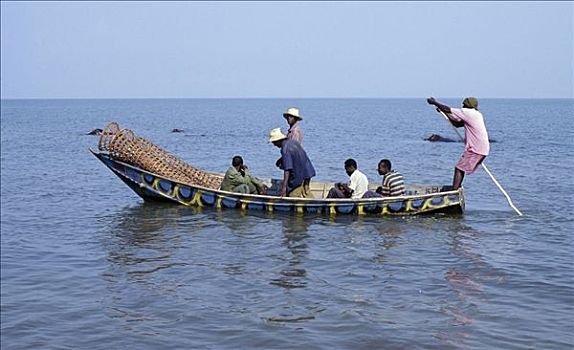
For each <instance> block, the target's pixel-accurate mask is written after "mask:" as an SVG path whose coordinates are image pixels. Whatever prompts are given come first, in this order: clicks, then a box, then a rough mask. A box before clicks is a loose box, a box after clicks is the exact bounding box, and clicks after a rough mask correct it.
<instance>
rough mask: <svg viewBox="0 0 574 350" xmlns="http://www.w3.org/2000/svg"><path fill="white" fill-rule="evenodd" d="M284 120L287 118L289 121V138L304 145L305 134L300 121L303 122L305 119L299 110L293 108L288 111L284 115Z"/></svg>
mask: <svg viewBox="0 0 574 350" xmlns="http://www.w3.org/2000/svg"><path fill="white" fill-rule="evenodd" d="M283 118H285V119H286V120H287V124H289V131H288V132H287V138H288V139H290V140H295V141H297V142H299V143H300V144H303V132H302V131H301V126H300V125H299V121H300V120H303V117H302V116H301V115H300V114H299V108H295V107H291V108H289V109H287V111H286V112H285V113H283Z"/></svg>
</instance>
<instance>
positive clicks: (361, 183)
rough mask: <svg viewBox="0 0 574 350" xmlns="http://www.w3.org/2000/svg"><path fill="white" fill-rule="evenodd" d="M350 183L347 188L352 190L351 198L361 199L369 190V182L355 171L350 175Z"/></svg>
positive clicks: (360, 173)
mask: <svg viewBox="0 0 574 350" xmlns="http://www.w3.org/2000/svg"><path fill="white" fill-rule="evenodd" d="M350 179H351V182H350V183H349V187H350V188H351V189H352V190H353V194H352V195H351V198H362V197H363V195H364V194H365V192H367V190H368V189H369V180H368V179H367V176H365V174H363V173H362V172H360V171H359V169H356V170H355V171H354V172H353V173H352V174H351V177H350Z"/></svg>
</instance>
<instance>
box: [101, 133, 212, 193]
mask: <svg viewBox="0 0 574 350" xmlns="http://www.w3.org/2000/svg"><path fill="white" fill-rule="evenodd" d="M98 148H99V149H100V150H101V151H107V152H108V153H109V155H110V157H112V158H113V159H116V160H119V161H122V162H125V163H128V164H131V165H134V166H136V167H138V168H140V169H143V170H146V171H149V172H151V173H154V174H157V175H160V176H163V177H166V178H169V179H172V180H175V181H177V182H180V183H186V184H190V185H197V186H203V187H207V188H211V189H219V186H220V185H221V181H222V180H223V176H221V175H219V174H213V173H208V172H205V171H203V170H201V169H198V168H196V167H194V166H192V165H190V164H189V163H186V162H185V161H183V160H181V159H179V158H178V157H176V156H174V155H173V154H171V153H169V152H168V151H166V150H164V149H163V148H161V147H159V146H157V145H155V144H154V143H152V142H150V141H148V140H146V139H145V138H143V137H139V136H136V135H135V133H134V132H133V131H132V130H130V129H120V128H119V125H118V124H117V123H115V122H113V123H110V124H109V125H108V126H106V127H105V128H104V130H103V131H102V135H101V136H100V141H99V143H98Z"/></svg>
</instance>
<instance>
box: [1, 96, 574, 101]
mask: <svg viewBox="0 0 574 350" xmlns="http://www.w3.org/2000/svg"><path fill="white" fill-rule="evenodd" d="M433 97H437V96H433ZM463 97H465V96H463V95H460V96H440V97H439V98H442V99H455V98H463ZM426 98H428V97H422V96H415V97H389V96H380V97H374V96H332V97H324V96H323V97H297V96H288V97H257V96H241V97H229V96H222V97H213V96H211V97H1V98H0V100H2V101H7V100H217V99H221V100H263V99H269V100H271V99H273V100H280V99H301V100H304V99H309V100H310V99H314V100H319V99H325V100H327V99H357V100H359V99H364V100H375V99H397V100H398V99H405V100H406V99H410V100H414V99H426ZM479 98H481V99H492V100H496V99H499V100H569V99H574V96H571V97H528V96H521V97H492V96H484V97H479Z"/></svg>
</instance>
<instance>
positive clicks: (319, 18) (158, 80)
mask: <svg viewBox="0 0 574 350" xmlns="http://www.w3.org/2000/svg"><path fill="white" fill-rule="evenodd" d="M1 12H2V15H1V20H2V21H1V26H2V33H1V60H2V61H1V89H2V90H1V96H2V98H84V97H85V98H108V97H109V98H147V97H424V96H429V95H434V96H437V97H460V96H465V95H476V96H479V97H573V79H574V78H573V76H574V72H573V65H574V63H573V54H574V48H573V45H574V38H573V31H574V28H573V17H574V5H573V2H560V3H550V2H525V3H515V2H509V3H499V2H472V3H462V2H460V3H451V2H444V3H443V2H412V3H402V2H359V3H357V2H333V3H328V2H313V3H303V2H243V3H237V2H174V3H168V2H161V3H160V2H157V3H155V2H103V3H86V2H52V3H46V2H29V3H26V2H24V3H23V2H5V1H2V3H1Z"/></svg>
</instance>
